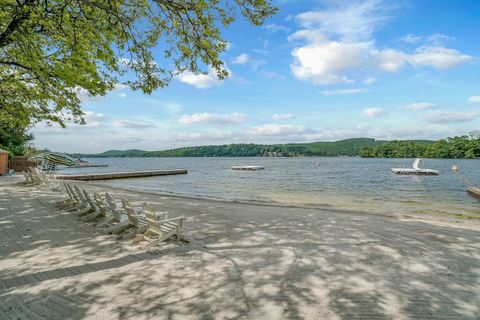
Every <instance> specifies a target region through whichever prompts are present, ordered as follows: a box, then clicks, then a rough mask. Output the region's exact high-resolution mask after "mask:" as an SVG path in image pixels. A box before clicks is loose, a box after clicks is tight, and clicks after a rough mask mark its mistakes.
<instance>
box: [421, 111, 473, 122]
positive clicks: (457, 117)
mask: <svg viewBox="0 0 480 320" xmlns="http://www.w3.org/2000/svg"><path fill="white" fill-rule="evenodd" d="M478 115H479V112H476V111H462V112H453V111H432V112H427V113H425V114H424V115H423V116H422V119H423V120H425V121H427V122H430V123H435V124H449V123H460V122H467V121H471V120H473V119H475V118H476V117H477V116H478Z"/></svg>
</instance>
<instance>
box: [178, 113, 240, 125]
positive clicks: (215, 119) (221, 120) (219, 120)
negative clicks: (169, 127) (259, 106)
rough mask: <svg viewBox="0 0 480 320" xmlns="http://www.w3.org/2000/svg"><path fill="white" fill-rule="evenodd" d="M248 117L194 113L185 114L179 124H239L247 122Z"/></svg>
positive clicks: (235, 114) (236, 114)
mask: <svg viewBox="0 0 480 320" xmlns="http://www.w3.org/2000/svg"><path fill="white" fill-rule="evenodd" d="M246 118H247V116H246V115H245V114H243V113H237V112H234V113H230V114H218V113H206V112H204V113H194V114H184V115H182V116H181V117H180V118H179V119H178V122H180V123H182V124H193V123H212V124H220V125H225V124H239V123H242V122H244V121H245V119H246Z"/></svg>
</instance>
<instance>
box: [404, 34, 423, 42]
mask: <svg viewBox="0 0 480 320" xmlns="http://www.w3.org/2000/svg"><path fill="white" fill-rule="evenodd" d="M422 38H423V37H422V36H417V35H415V34H411V33H410V34H407V35H405V36H403V37H401V38H400V39H399V40H400V41H402V42H405V43H417V42H419V41H420V40H422Z"/></svg>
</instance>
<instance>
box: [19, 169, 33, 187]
mask: <svg viewBox="0 0 480 320" xmlns="http://www.w3.org/2000/svg"><path fill="white" fill-rule="evenodd" d="M22 173H23V176H24V177H25V181H24V182H23V183H24V184H34V183H35V182H34V181H33V177H32V174H31V172H30V171H23V172H22Z"/></svg>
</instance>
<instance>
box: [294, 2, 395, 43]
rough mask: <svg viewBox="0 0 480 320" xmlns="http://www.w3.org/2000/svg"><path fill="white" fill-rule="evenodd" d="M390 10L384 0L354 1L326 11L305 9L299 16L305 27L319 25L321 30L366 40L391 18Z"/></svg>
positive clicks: (351, 38)
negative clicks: (383, 3) (306, 10)
mask: <svg viewBox="0 0 480 320" xmlns="http://www.w3.org/2000/svg"><path fill="white" fill-rule="evenodd" d="M337 4H338V3H337ZM388 11H389V8H387V7H385V6H383V5H382V1H381V0H367V1H355V2H353V1H352V2H343V3H340V4H339V5H338V6H337V7H336V8H332V9H329V10H325V11H309V12H304V13H301V14H299V15H297V16H296V20H297V21H298V22H299V23H300V24H301V25H302V26H303V27H304V28H307V29H316V30H317V32H318V33H321V34H325V35H327V36H329V37H334V38H338V39H340V40H341V41H346V42H363V41H366V40H369V39H370V38H371V37H372V35H373V33H374V31H375V30H376V29H377V28H378V27H379V26H380V25H381V24H382V23H383V22H385V21H386V20H387V19H388V15H387V13H388Z"/></svg>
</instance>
